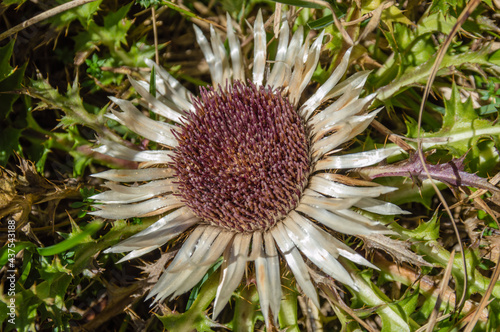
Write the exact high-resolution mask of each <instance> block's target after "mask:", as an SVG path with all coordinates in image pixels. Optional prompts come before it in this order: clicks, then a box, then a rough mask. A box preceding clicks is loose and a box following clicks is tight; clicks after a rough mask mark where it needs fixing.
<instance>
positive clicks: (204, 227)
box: [92, 12, 402, 324]
mask: <svg viewBox="0 0 500 332" xmlns="http://www.w3.org/2000/svg"><path fill="white" fill-rule="evenodd" d="M227 22H228V23H227V25H228V27H227V42H228V45H229V52H226V49H225V47H224V44H223V42H222V37H221V35H220V33H219V32H217V31H215V30H214V29H213V28H211V29H210V42H209V41H208V40H207V38H206V37H205V36H204V34H203V33H202V31H201V30H200V29H199V28H198V27H196V26H195V27H194V29H195V32H196V39H197V42H198V44H199V46H200V47H201V50H202V51H203V53H204V55H205V59H206V61H207V63H208V66H209V68H210V74H211V77H212V84H213V85H212V86H211V87H209V88H206V89H205V88H201V89H200V92H199V95H198V96H194V95H193V94H192V93H191V92H189V91H188V90H187V89H185V88H184V87H183V86H182V85H181V84H180V83H179V82H178V81H177V80H175V79H174V78H173V77H172V76H171V75H170V74H169V73H168V72H167V71H166V70H164V69H163V68H161V67H159V66H158V65H156V64H155V63H153V62H152V61H146V63H147V65H148V66H150V67H151V68H154V69H155V71H156V73H157V77H156V86H157V97H154V96H152V95H151V94H150V93H149V92H148V86H149V83H148V82H147V81H142V82H140V81H135V80H133V79H131V78H130V82H131V83H132V85H133V86H134V88H135V89H136V91H137V92H138V93H139V94H140V95H141V96H142V97H143V98H144V100H145V101H146V102H147V103H148V105H149V107H150V109H151V111H153V112H154V113H156V114H157V115H159V116H161V117H163V118H165V119H166V120H165V121H156V120H153V119H151V118H149V117H147V116H145V115H144V114H143V113H142V112H140V111H139V110H138V109H137V108H136V107H135V106H134V105H133V104H132V103H131V102H130V101H127V100H121V99H117V98H111V100H112V101H113V102H114V103H115V104H116V105H118V106H119V107H120V109H121V111H116V110H112V111H111V114H109V115H108V117H109V118H111V119H113V120H116V121H118V122H119V123H121V124H123V125H124V126H126V127H128V128H130V129H131V130H133V131H134V132H136V133H137V134H139V135H140V136H142V137H144V138H146V139H149V140H152V141H155V142H157V143H158V145H159V146H160V148H159V149H158V150H146V151H144V150H136V149H132V148H130V147H126V146H124V145H121V144H119V143H116V142H112V141H108V140H105V139H101V140H100V143H101V144H102V145H101V146H100V147H99V148H97V149H96V151H97V152H101V153H104V154H107V155H109V156H112V157H117V158H122V159H127V160H132V161H136V162H141V164H140V168H139V169H137V170H108V171H105V172H102V173H99V174H95V175H94V176H96V177H99V178H102V179H106V180H108V181H109V182H106V186H107V187H108V188H109V189H110V190H108V191H105V192H103V193H100V194H97V195H95V196H93V197H92V198H93V199H94V200H96V202H99V203H102V204H101V205H96V206H95V207H96V208H97V209H98V210H97V211H95V212H93V214H94V215H97V216H100V217H103V218H108V219H123V218H132V217H146V216H155V215H160V216H161V217H160V218H159V219H158V221H157V222H155V223H154V224H153V225H151V226H150V227H149V228H147V229H145V230H144V231H142V232H140V233H138V234H135V235H134V236H132V237H130V238H128V239H126V240H125V241H123V242H121V243H119V244H117V245H115V246H114V247H112V248H110V249H108V250H107V252H108V253H121V252H129V253H128V254H127V255H126V256H125V257H123V259H121V261H126V260H129V259H133V258H136V257H139V256H141V255H143V254H145V253H148V252H150V251H152V250H154V249H156V248H159V247H160V246H162V245H164V244H165V243H167V242H168V241H170V240H171V239H174V238H176V237H178V236H179V235H181V234H183V233H185V232H190V233H189V236H188V237H187V239H186V240H185V242H184V244H183V245H182V247H181V249H180V250H179V251H178V253H177V254H176V256H175V258H174V259H173V260H172V261H171V262H170V264H169V265H168V267H167V268H166V270H165V271H164V273H163V274H162V275H161V277H160V279H159V280H158V282H157V284H156V285H155V286H154V288H153V289H152V291H151V292H150V294H149V296H148V298H151V297H155V301H156V302H159V301H164V300H165V299H167V298H173V297H176V296H178V295H180V294H183V293H185V292H187V291H189V290H190V289H191V288H193V287H194V286H195V285H196V284H197V283H198V282H199V281H200V280H201V278H202V277H203V276H204V275H205V274H206V273H207V270H208V269H209V268H210V267H211V266H212V265H213V264H214V263H215V262H216V261H217V260H218V259H219V258H220V257H221V256H222V257H223V263H222V266H221V274H220V283H219V286H218V289H217V294H216V299H215V304H214V309H213V315H214V317H217V315H218V314H219V313H220V312H221V310H222V309H223V307H224V306H225V304H226V303H227V302H228V300H229V299H230V297H231V295H232V293H233V291H234V290H235V289H236V287H237V286H238V285H239V284H240V282H241V279H242V277H243V274H244V272H245V269H246V267H247V264H249V262H253V264H254V267H255V280H256V285H257V290H258V294H259V298H260V306H261V309H262V313H263V316H264V318H265V320H266V323H267V324H269V323H270V313H269V311H271V313H272V314H273V316H274V317H275V318H276V317H277V316H278V312H279V309H280V300H281V285H280V275H281V271H280V257H281V258H282V259H284V260H285V261H286V263H287V265H288V268H290V270H291V271H292V272H293V275H294V277H295V280H296V281H297V284H298V285H299V286H300V288H301V289H302V291H303V292H304V293H305V294H306V295H307V296H308V297H309V298H310V299H311V300H312V301H313V302H314V303H315V305H316V306H319V300H318V296H317V292H316V289H315V287H314V285H313V283H312V281H311V277H310V275H309V272H308V264H309V263H312V264H314V265H316V266H317V267H318V268H319V269H321V270H322V271H323V272H325V273H326V274H328V275H329V276H331V277H333V278H334V279H336V280H337V281H339V282H342V283H344V284H346V285H347V286H349V287H352V288H353V289H356V288H357V287H356V284H355V282H354V281H353V279H352V277H351V275H350V274H349V273H348V272H347V271H346V269H345V268H344V267H343V266H342V264H341V263H340V262H339V261H338V258H339V257H340V256H341V257H344V258H346V259H348V260H351V261H353V262H355V263H357V264H361V265H364V266H369V267H372V268H376V267H375V266H374V265H372V264H371V263H370V262H369V261H367V260H366V259H365V258H363V257H362V256H361V255H359V254H358V253H356V252H355V251H354V250H353V249H351V248H350V247H348V246H347V245H345V244H344V243H342V242H341V241H339V240H338V239H336V238H335V237H334V236H332V235H331V234H330V233H328V232H326V231H325V230H324V229H323V228H322V227H321V226H326V227H327V228H329V229H331V230H333V231H335V232H338V233H343V234H348V235H367V234H372V233H387V232H389V230H388V229H387V228H385V227H384V226H383V225H381V224H380V223H379V222H377V221H376V220H371V219H369V218H367V217H365V216H363V215H361V214H359V213H357V212H356V211H359V209H361V210H366V211H370V212H373V213H377V214H398V213H401V212H402V211H401V210H400V209H399V208H398V207H397V206H395V205H392V204H390V203H386V202H383V201H380V200H377V199H375V197H378V196H379V195H381V194H385V193H388V192H391V191H393V190H395V188H390V187H384V186H380V185H376V184H373V183H370V182H365V181H360V180H354V179H350V178H348V177H347V176H344V175H340V174H336V173H335V171H336V170H338V169H350V168H359V167H364V166H369V165H373V164H375V163H377V162H379V161H381V160H383V159H385V158H386V157H388V156H389V155H390V154H392V153H393V152H394V150H392V149H381V150H376V151H367V152H362V153H356V154H351V155H335V153H336V152H337V149H339V146H341V145H342V144H343V143H345V142H347V141H349V140H350V139H352V138H353V137H355V136H356V135H358V134H359V133H360V132H362V131H363V130H364V129H365V128H366V127H367V126H368V125H369V124H370V122H371V121H372V120H373V119H374V117H375V116H376V114H377V112H378V111H374V112H371V113H366V109H367V108H368V106H369V105H370V104H371V102H372V101H373V99H374V98H375V95H374V94H371V95H368V96H366V97H364V98H359V95H360V93H361V90H362V89H363V85H364V83H365V81H366V78H367V76H368V74H369V73H368V72H360V73H357V74H355V75H353V76H351V77H350V78H348V79H346V80H344V81H343V82H342V83H340V84H338V82H339V81H340V79H341V78H342V77H343V75H344V73H345V71H346V69H347V65H348V61H349V56H350V54H351V49H349V50H348V51H347V52H346V53H345V55H344V57H343V59H342V60H341V62H340V64H339V65H338V67H337V68H336V69H335V71H334V72H333V73H332V74H331V76H330V77H329V78H328V79H327V80H326V82H325V83H324V84H323V85H322V86H321V87H319V88H318V89H317V90H316V92H314V94H313V95H312V96H310V97H309V98H307V99H306V101H305V102H304V103H300V102H299V101H300V100H301V98H304V96H303V92H304V90H305V89H306V87H307V86H308V85H309V83H310V80H311V77H312V75H313V72H314V71H315V69H316V67H317V65H318V60H319V55H320V52H321V46H322V43H323V37H324V32H321V34H320V35H319V36H318V37H317V38H316V39H315V40H314V41H313V42H312V43H311V41H310V39H309V38H306V39H305V40H304V31H303V28H302V27H298V29H297V30H296V31H295V32H294V33H293V35H291V34H290V31H289V25H288V23H287V22H286V21H285V22H283V24H282V25H281V29H280V31H279V38H278V46H277V52H276V56H275V58H274V59H271V58H270V57H268V55H267V49H266V48H267V46H266V32H265V30H264V23H263V19H262V14H261V13H260V12H259V13H258V15H257V18H256V21H255V24H254V29H253V30H254V32H253V34H254V35H253V37H254V56H253V62H252V69H251V76H247V72H246V66H245V65H244V59H243V57H242V51H241V47H240V42H239V40H238V38H237V37H236V35H235V33H234V31H233V27H232V24H231V20H230V18H229V15H228V16H227ZM269 67H270V68H269ZM266 73H268V74H267V75H266ZM334 98H337V99H336V100H335V101H333V102H332V103H330V104H329V105H327V106H324V105H325V104H327V103H326V102H327V101H331V100H333V99H334ZM304 99H305V98H304ZM171 123H175V124H171ZM120 183H126V184H127V185H124V184H120ZM131 184H134V185H131ZM137 184H138V185H137ZM304 257H305V258H306V261H307V262H306V261H305V260H304Z"/></svg>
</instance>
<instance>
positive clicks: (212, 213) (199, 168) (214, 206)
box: [173, 82, 310, 232]
mask: <svg viewBox="0 0 500 332" xmlns="http://www.w3.org/2000/svg"><path fill="white" fill-rule="evenodd" d="M193 103H194V106H195V110H194V111H193V112H190V113H188V115H187V116H186V120H185V121H184V123H183V124H182V125H180V127H179V130H178V131H177V132H176V133H175V135H176V137H177V140H178V142H179V145H178V147H177V150H176V152H175V156H174V162H173V167H174V169H175V171H176V175H177V178H178V182H179V195H180V196H181V197H182V200H183V201H184V202H185V204H186V205H187V206H189V207H190V208H191V209H192V210H193V212H194V213H195V214H196V215H198V217H200V218H202V219H203V220H204V221H205V222H207V223H209V224H211V225H215V226H219V227H223V228H225V229H228V230H232V231H237V232H252V231H256V230H267V229H269V228H270V227H272V226H274V225H275V224H276V222H278V221H279V220H281V219H283V218H284V217H285V216H286V215H287V214H288V212H290V210H292V209H294V208H295V207H296V206H297V204H298V201H299V199H300V196H301V194H302V191H303V189H304V187H305V185H306V182H307V177H308V175H309V172H310V158H309V144H308V139H307V134H306V129H305V127H304V123H303V121H302V119H301V117H300V116H299V115H298V114H297V112H296V110H295V109H294V107H293V106H292V105H291V104H290V102H289V101H288V100H287V99H286V98H285V97H283V96H282V95H281V93H280V92H279V91H273V90H272V89H271V88H270V87H262V86H261V87H256V86H254V85H253V84H251V83H248V84H246V85H245V84H243V83H242V82H236V83H234V84H233V86H231V87H228V88H226V89H222V88H219V89H218V90H215V89H213V88H210V89H208V90H206V89H202V90H201V92H200V96H199V97H198V98H196V99H195V100H194V101H193Z"/></svg>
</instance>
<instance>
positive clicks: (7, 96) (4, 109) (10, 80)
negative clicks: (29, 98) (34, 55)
mask: <svg viewBox="0 0 500 332" xmlns="http://www.w3.org/2000/svg"><path fill="white" fill-rule="evenodd" d="M26 65H27V63H25V64H24V65H23V66H22V67H20V68H16V69H14V71H11V73H10V74H9V75H8V76H7V77H4V78H3V79H1V80H0V105H2V106H1V107H0V121H2V120H4V119H5V118H7V116H8V115H9V113H10V112H11V111H12V105H13V104H14V102H15V101H16V99H17V98H19V95H18V94H14V93H5V92H10V91H14V90H16V89H19V88H20V87H21V82H22V80H23V77H24V71H25V69H26Z"/></svg>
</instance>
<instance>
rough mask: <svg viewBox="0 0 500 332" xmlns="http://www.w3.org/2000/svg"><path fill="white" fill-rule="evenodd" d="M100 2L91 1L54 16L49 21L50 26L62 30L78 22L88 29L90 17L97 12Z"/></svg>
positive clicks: (99, 0) (100, 0)
mask: <svg viewBox="0 0 500 332" xmlns="http://www.w3.org/2000/svg"><path fill="white" fill-rule="evenodd" d="M101 2H102V0H98V1H93V2H91V3H87V4H84V5H81V6H78V7H75V8H72V9H70V10H66V11H64V12H62V13H61V14H59V15H57V16H54V17H53V18H51V19H50V22H52V26H53V27H55V28H56V29H59V30H62V29H63V28H65V27H68V26H69V24H70V23H71V22H73V21H74V20H78V21H79V22H80V24H81V25H82V26H83V27H85V28H88V26H89V24H90V22H91V21H92V16H94V14H95V13H96V12H97V11H98V10H99V6H100V5H101Z"/></svg>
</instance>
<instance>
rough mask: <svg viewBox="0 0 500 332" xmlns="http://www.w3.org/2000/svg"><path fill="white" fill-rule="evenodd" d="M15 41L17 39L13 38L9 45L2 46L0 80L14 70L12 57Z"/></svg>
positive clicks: (0, 50)
mask: <svg viewBox="0 0 500 332" xmlns="http://www.w3.org/2000/svg"><path fill="white" fill-rule="evenodd" d="M15 41H16V40H15V39H12V40H11V41H10V42H9V43H8V44H7V45H5V46H3V47H0V81H1V80H3V79H4V78H5V77H7V76H8V75H10V73H11V72H12V67H11V66H10V57H11V56H12V50H13V49H14V43H15Z"/></svg>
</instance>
